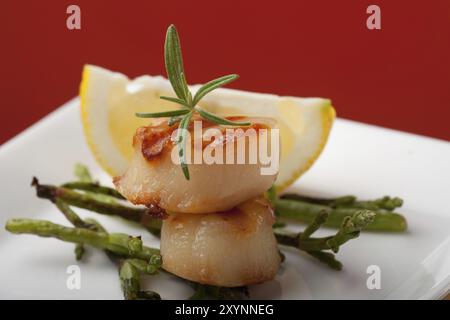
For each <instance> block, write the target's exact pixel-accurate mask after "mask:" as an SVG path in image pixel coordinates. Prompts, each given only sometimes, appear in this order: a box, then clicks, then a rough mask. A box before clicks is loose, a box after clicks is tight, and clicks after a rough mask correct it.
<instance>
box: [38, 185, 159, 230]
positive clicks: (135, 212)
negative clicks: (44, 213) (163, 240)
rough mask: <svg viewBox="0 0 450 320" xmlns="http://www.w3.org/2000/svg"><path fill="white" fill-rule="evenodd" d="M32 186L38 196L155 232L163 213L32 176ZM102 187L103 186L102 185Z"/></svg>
mask: <svg viewBox="0 0 450 320" xmlns="http://www.w3.org/2000/svg"><path fill="white" fill-rule="evenodd" d="M32 186H34V187H35V188H36V193H37V196H38V197H39V198H43V199H48V200H50V201H52V202H56V200H57V199H60V200H61V201H63V202H64V203H66V204H67V205H71V206H75V207H78V208H83V209H87V210H90V211H94V212H97V213H100V214H105V215H115V216H119V217H122V218H124V219H127V220H131V221H134V222H137V223H140V224H142V225H143V226H144V227H146V228H147V229H149V230H150V231H153V232H157V231H158V230H159V229H160V228H161V218H162V217H163V216H164V213H163V212H162V211H160V210H156V209H155V208H138V207H130V206H126V205H122V204H120V203H111V202H110V201H103V200H101V199H99V198H98V197H95V196H93V195H91V194H89V193H81V192H77V191H74V190H71V189H68V188H64V187H57V186H54V185H44V184H40V183H39V181H38V179H36V178H33V181H32ZM103 188H104V187H103Z"/></svg>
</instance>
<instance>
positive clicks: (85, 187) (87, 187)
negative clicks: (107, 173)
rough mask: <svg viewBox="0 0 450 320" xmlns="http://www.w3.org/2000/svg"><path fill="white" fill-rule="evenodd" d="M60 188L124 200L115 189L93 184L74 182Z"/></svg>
mask: <svg viewBox="0 0 450 320" xmlns="http://www.w3.org/2000/svg"><path fill="white" fill-rule="evenodd" d="M61 187H63V188H66V189H72V190H82V191H89V192H92V193H96V194H102V195H106V196H110V197H113V198H116V199H119V200H125V197H124V196H122V195H121V194H120V193H119V192H118V191H117V190H116V189H113V188H109V187H105V186H101V185H99V184H98V183H95V182H84V181H74V182H68V183H64V184H63V185H62V186H61Z"/></svg>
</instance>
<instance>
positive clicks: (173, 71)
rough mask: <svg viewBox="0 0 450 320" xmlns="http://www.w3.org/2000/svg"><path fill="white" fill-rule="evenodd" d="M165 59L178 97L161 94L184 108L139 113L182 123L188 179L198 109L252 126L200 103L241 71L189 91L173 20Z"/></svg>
mask: <svg viewBox="0 0 450 320" xmlns="http://www.w3.org/2000/svg"><path fill="white" fill-rule="evenodd" d="M164 61H165V65H166V72H167V77H168V78H169V81H170V84H171V85H172V88H173V90H174V91H175V94H176V96H177V97H166V96H161V97H160V98H161V99H163V100H167V101H170V102H174V103H177V104H179V105H181V109H179V110H174V111H164V112H153V113H136V116H137V117H140V118H161V117H170V120H169V124H170V125H171V126H172V125H174V124H175V123H179V125H178V129H179V131H178V141H177V144H178V156H179V159H180V165H181V169H182V170H183V174H184V176H185V177H186V179H187V180H189V179H190V176H189V169H188V167H187V162H186V150H185V149H186V141H185V139H186V132H184V133H183V131H186V130H187V129H188V127H189V122H190V120H191V118H192V116H193V114H194V113H198V114H199V115H200V116H201V117H202V118H204V119H206V120H209V121H211V122H213V123H216V124H219V125H224V126H249V125H250V124H251V123H249V122H235V121H230V120H227V119H224V118H222V117H219V116H217V115H215V114H213V113H211V112H208V111H206V110H204V109H202V108H200V107H199V106H198V103H199V102H200V100H201V99H202V98H203V97H204V96H205V95H207V94H208V93H209V92H211V91H213V90H215V89H217V88H219V87H222V86H224V85H226V84H228V83H230V82H232V81H234V80H236V79H237V78H239V76H238V75H237V74H230V75H226V76H223V77H220V78H217V79H215V80H211V81H209V82H207V83H205V84H204V85H202V86H201V87H200V88H199V89H198V90H197V92H196V93H195V95H194V96H192V93H191V92H190V91H189V88H188V84H187V81H186V74H185V72H184V66H183V56H182V54H181V45H180V38H179V37H178V32H177V29H176V28H175V26H174V25H173V24H172V25H170V26H169V28H168V29H167V33H166V42H165V45H164Z"/></svg>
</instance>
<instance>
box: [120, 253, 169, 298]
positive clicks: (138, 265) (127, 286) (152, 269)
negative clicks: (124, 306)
mask: <svg viewBox="0 0 450 320" xmlns="http://www.w3.org/2000/svg"><path fill="white" fill-rule="evenodd" d="M159 267H160V266H155V265H152V264H150V263H146V262H145V261H142V260H136V259H127V260H124V261H123V262H122V263H121V265H120V269H119V277H120V284H121V287H122V291H123V294H124V297H125V299H126V300H142V299H144V300H161V296H160V295H159V294H158V293H157V292H155V291H141V285H140V272H145V273H148V274H155V273H156V270H157V269H158V268H159Z"/></svg>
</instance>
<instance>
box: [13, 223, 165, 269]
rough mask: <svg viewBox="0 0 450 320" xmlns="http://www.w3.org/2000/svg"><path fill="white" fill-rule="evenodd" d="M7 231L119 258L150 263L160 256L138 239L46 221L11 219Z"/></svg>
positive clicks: (122, 234) (156, 250)
mask: <svg viewBox="0 0 450 320" xmlns="http://www.w3.org/2000/svg"><path fill="white" fill-rule="evenodd" d="M6 230H8V231H9V232H11V233H15V234H24V233H26V234H35V235H38V236H41V237H53V238H57V239H60V240H62V241H67V242H73V243H82V244H88V245H90V246H93V247H96V248H99V249H103V250H108V251H111V252H113V253H115V254H116V255H118V256H126V257H131V258H136V259H142V260H146V261H149V260H150V258H151V257H152V256H153V255H155V254H159V249H155V248H150V247H146V246H143V245H142V240H141V239H140V238H138V237H131V236H129V235H127V234H124V233H110V234H108V233H103V232H97V231H93V230H89V229H84V228H69V227H64V226H61V225H58V224H55V223H52V222H50V221H45V220H33V219H10V220H8V221H7V223H6Z"/></svg>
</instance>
